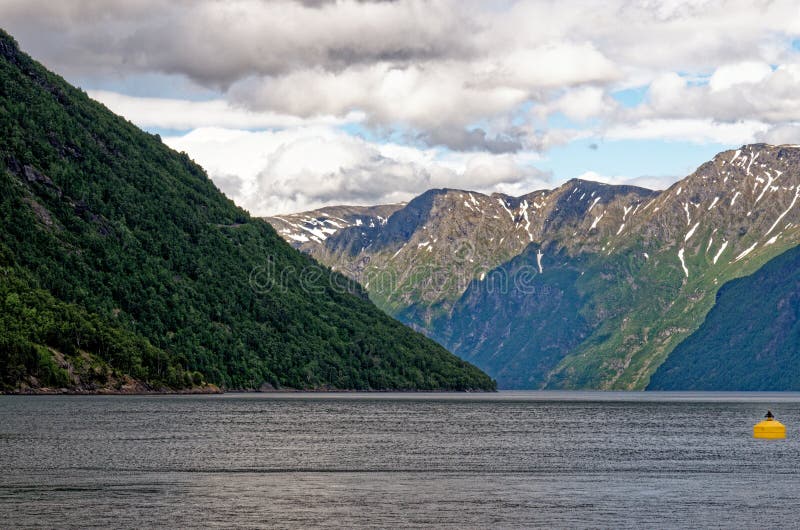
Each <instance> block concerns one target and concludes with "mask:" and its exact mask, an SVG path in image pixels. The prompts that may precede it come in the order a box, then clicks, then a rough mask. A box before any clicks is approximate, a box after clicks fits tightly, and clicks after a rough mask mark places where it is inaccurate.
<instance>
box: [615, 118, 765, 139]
mask: <svg viewBox="0 0 800 530" xmlns="http://www.w3.org/2000/svg"><path fill="white" fill-rule="evenodd" d="M768 130H769V125H766V124H764V123H761V122H758V121H739V122H733V123H721V122H716V121H714V120H711V119H691V118H685V119H646V120H641V121H637V122H633V123H626V124H622V125H615V126H613V127H611V128H609V129H608V130H607V131H605V137H606V138H607V139H609V140H653V139H658V140H682V141H690V142H695V143H701V144H702V143H718V144H729V145H730V144H737V143H738V144H740V143H750V142H753V141H755V139H756V137H757V135H759V134H763V133H766V131H768Z"/></svg>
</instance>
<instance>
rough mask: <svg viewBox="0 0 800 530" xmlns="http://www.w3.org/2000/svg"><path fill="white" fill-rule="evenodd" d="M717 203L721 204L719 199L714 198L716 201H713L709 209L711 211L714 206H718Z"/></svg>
mask: <svg viewBox="0 0 800 530" xmlns="http://www.w3.org/2000/svg"><path fill="white" fill-rule="evenodd" d="M717 202H719V197H714V200H713V201H711V206H709V207H708V209H709V210H711V209H712V208H713V207H714V206H716V205H717Z"/></svg>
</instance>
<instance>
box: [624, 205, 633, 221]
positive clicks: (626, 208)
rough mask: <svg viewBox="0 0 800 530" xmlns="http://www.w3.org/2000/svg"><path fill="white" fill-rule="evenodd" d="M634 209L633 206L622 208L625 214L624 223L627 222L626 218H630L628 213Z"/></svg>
mask: <svg viewBox="0 0 800 530" xmlns="http://www.w3.org/2000/svg"><path fill="white" fill-rule="evenodd" d="M632 209H633V206H624V207H623V208H622V210H623V213H622V220H623V221H624V220H625V218H626V217H628V212H630V211H631V210H632Z"/></svg>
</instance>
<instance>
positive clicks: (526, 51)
mask: <svg viewBox="0 0 800 530" xmlns="http://www.w3.org/2000/svg"><path fill="white" fill-rule="evenodd" d="M0 21H2V22H0V25H2V27H3V29H5V30H6V31H8V32H9V33H11V34H12V35H13V36H14V37H15V38H16V39H17V40H18V41H19V43H20V45H21V46H22V48H23V49H24V50H26V51H27V52H28V53H30V54H31V55H32V56H33V57H34V58H36V59H37V60H39V61H41V62H42V63H44V64H45V65H46V66H47V67H48V68H50V69H52V70H54V71H55V72H57V73H59V74H60V75H62V76H63V77H65V78H66V79H67V80H68V81H69V82H71V83H73V84H75V85H77V86H80V87H81V88H83V89H84V90H85V91H87V93H88V94H89V95H90V96H91V97H92V98H94V99H96V100H98V101H100V102H102V103H103V104H105V105H106V106H107V107H108V108H109V109H111V110H113V111H114V112H116V113H118V114H121V115H122V116H125V117H126V118H128V119H129V120H131V121H132V122H134V123H136V124H137V125H139V126H140V127H142V128H143V129H145V130H147V131H150V132H152V133H157V134H159V135H161V137H162V139H163V141H164V142H165V143H166V144H167V145H169V146H171V147H173V148H175V149H177V150H179V151H185V152H187V153H188V154H189V155H190V156H191V157H192V158H193V159H194V160H195V161H197V162H198V163H200V164H201V165H202V166H203V167H204V168H205V169H206V170H207V171H208V173H209V176H210V177H211V178H212V180H213V181H214V182H215V183H216V185H217V186H218V187H219V188H220V189H221V190H222V191H224V192H225V193H226V194H227V195H228V196H229V197H231V198H232V199H233V200H234V201H236V203H237V204H239V205H240V206H242V207H244V208H246V209H247V210H249V211H250V212H251V213H253V214H255V215H271V214H278V213H290V212H295V211H302V210H308V209H312V208H318V207H321V206H326V205H333V204H386V203H395V202H400V201H407V200H409V199H410V198H412V197H413V196H415V195H417V194H419V193H421V192H423V191H425V190H427V189H430V188H441V187H449V188H460V189H470V190H475V191H481V192H487V193H488V192H503V193H509V194H512V195H521V194H523V193H527V192H530V191H533V190H536V189H543V188H552V187H555V186H558V185H559V184H561V183H563V182H565V181H567V180H569V179H571V178H576V177H577V178H585V179H590V180H597V181H602V182H609V183H615V184H620V183H627V184H636V185H641V186H645V187H650V188H654V189H663V188H665V187H667V186H669V185H670V184H671V183H673V182H675V181H676V180H678V179H680V178H682V177H684V176H686V175H688V174H689V173H691V172H692V171H693V170H694V169H695V168H696V167H697V166H699V165H700V164H701V163H703V162H704V161H706V160H709V159H710V158H712V157H713V156H714V154H716V153H717V152H719V151H722V150H725V149H728V148H731V147H738V146H740V145H742V144H746V143H753V142H767V143H775V144H780V143H800V2H797V1H796V0H788V1H783V0H765V1H761V0H746V1H737V0H730V1H727V0H664V1H655V0H605V1H602V2H599V1H569V0H562V1H544V0H537V1H510V0H501V1H493V2H481V1H473V0H430V1H423V0H396V1H391V0H389V1H387V0H383V1H355V0H336V1H335V0H296V1H294V0H230V1H222V0H103V1H96V0H59V1H53V0H0Z"/></svg>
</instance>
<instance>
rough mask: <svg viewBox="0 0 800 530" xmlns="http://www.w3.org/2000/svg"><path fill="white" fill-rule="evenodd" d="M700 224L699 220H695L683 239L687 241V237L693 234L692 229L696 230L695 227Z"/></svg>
mask: <svg viewBox="0 0 800 530" xmlns="http://www.w3.org/2000/svg"><path fill="white" fill-rule="evenodd" d="M698 226H700V221H698V222H696V223H695V224H694V226H693V227H692V229H691V230H689V231H688V232H687V233H686V235H685V236H684V237H683V240H684V241H689V238H690V237H692V235H694V231H695V230H697V227H698Z"/></svg>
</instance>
